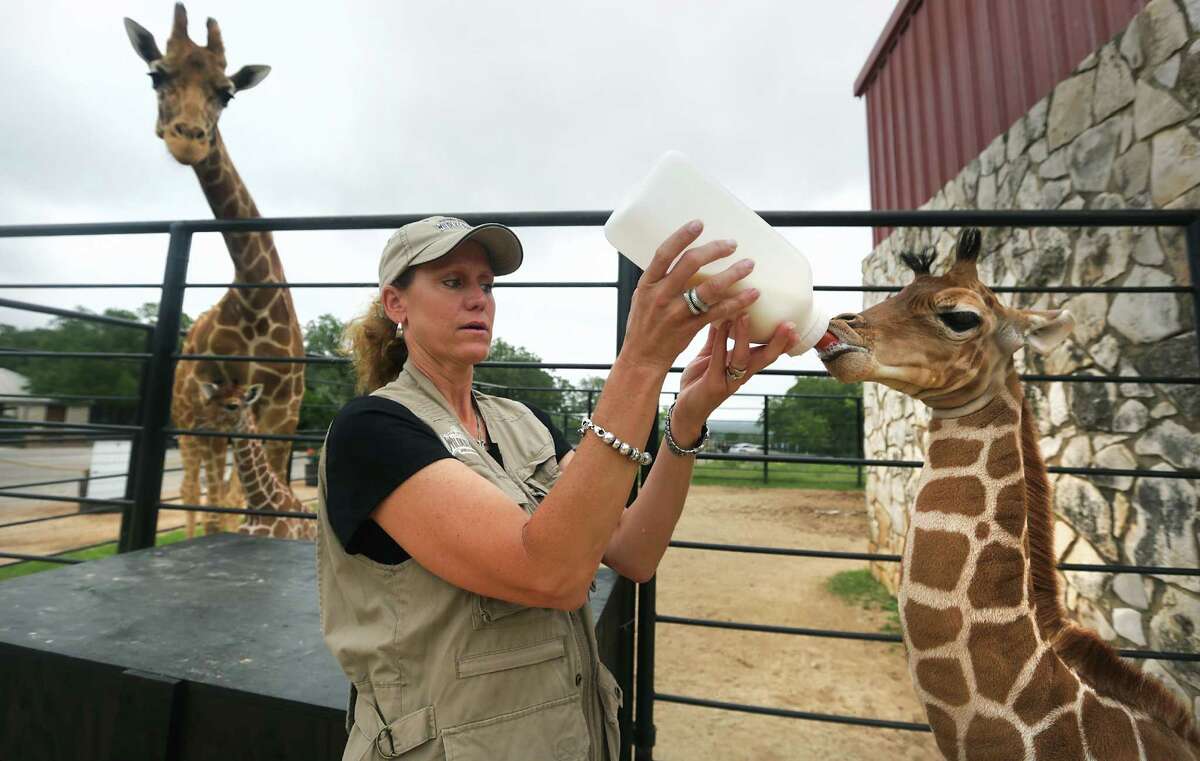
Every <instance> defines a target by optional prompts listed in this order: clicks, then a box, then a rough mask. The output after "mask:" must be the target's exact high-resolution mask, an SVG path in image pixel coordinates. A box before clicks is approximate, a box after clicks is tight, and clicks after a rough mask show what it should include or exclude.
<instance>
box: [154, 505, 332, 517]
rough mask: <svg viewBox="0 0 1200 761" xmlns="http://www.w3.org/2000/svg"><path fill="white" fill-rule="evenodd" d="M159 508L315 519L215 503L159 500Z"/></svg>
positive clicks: (313, 515)
mask: <svg viewBox="0 0 1200 761" xmlns="http://www.w3.org/2000/svg"><path fill="white" fill-rule="evenodd" d="M158 509H159V510H181V511H183V512H187V513H223V514H226V515H254V516H258V517H262V518H300V519H302V520H309V521H311V520H316V519H317V514H316V513H298V512H294V511H286V510H254V509H252V508H247V507H217V506H215V505H213V506H209V505H189V504H186V503H182V502H181V503H179V504H167V503H166V502H160V503H159V504H158Z"/></svg>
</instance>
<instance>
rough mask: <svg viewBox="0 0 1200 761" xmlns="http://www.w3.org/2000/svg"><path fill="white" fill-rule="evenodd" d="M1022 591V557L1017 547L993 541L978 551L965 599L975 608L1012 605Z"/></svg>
mask: <svg viewBox="0 0 1200 761" xmlns="http://www.w3.org/2000/svg"><path fill="white" fill-rule="evenodd" d="M1024 592H1025V557H1024V556H1023V555H1022V554H1021V553H1020V552H1019V551H1017V550H1015V549H1012V548H1010V547H1005V546H1004V545H1002V544H997V543H996V542H992V543H991V544H989V545H987V546H986V547H984V548H983V550H982V551H981V552H980V553H979V559H978V560H977V561H976V562H975V575H974V576H973V577H972V579H971V586H970V587H968V588H967V598H968V599H969V600H970V601H971V605H973V606H974V607H976V608H1011V607H1014V606H1016V605H1020V604H1021V600H1022V599H1024Z"/></svg>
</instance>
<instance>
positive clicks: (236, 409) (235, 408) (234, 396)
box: [200, 382, 263, 431]
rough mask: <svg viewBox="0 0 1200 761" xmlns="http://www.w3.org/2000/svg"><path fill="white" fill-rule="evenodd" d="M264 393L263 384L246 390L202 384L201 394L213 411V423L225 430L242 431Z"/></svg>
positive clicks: (214, 384)
mask: <svg viewBox="0 0 1200 761" xmlns="http://www.w3.org/2000/svg"><path fill="white" fill-rule="evenodd" d="M262 391H263V384H261V383H255V384H253V385H250V386H246V387H245V388H243V387H241V386H220V385H218V384H216V383H209V382H201V383H200V392H201V394H202V395H203V397H204V399H205V401H206V403H207V404H208V405H209V407H210V408H211V409H212V420H213V423H215V424H216V425H217V426H218V427H220V428H221V429H223V430H231V431H238V430H241V428H242V426H243V424H244V423H245V421H246V420H247V419H248V418H249V416H250V415H251V414H252V413H251V410H253V408H254V403H255V402H257V401H258V399H259V397H260V396H262Z"/></svg>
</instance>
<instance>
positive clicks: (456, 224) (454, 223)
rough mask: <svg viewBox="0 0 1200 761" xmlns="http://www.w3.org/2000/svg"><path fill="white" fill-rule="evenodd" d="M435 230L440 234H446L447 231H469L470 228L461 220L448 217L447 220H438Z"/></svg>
mask: <svg viewBox="0 0 1200 761" xmlns="http://www.w3.org/2000/svg"><path fill="white" fill-rule="evenodd" d="M437 229H439V230H441V231H442V232H446V231H447V230H470V229H471V226H470V225H468V224H467V223H466V222H464V221H462V220H461V219H454V218H453V217H449V218H447V219H439V220H438V221H437Z"/></svg>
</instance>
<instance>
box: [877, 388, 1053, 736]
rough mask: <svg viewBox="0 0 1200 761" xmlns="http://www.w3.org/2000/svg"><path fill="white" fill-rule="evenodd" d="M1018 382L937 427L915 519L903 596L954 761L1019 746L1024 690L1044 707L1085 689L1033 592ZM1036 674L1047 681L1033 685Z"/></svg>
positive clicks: (928, 697) (914, 661)
mask: <svg viewBox="0 0 1200 761" xmlns="http://www.w3.org/2000/svg"><path fill="white" fill-rule="evenodd" d="M1012 381H1013V382H1011V383H1008V384H1005V386H1004V390H1003V391H1001V392H1000V393H998V394H996V396H995V397H994V398H993V399H992V400H991V401H990V402H988V403H987V404H986V405H985V406H984V407H982V408H981V409H979V410H978V411H976V412H973V413H971V414H969V415H965V416H962V417H958V418H952V419H945V418H942V419H934V420H933V421H932V423H931V427H930V434H929V439H928V448H927V452H928V455H927V459H926V464H925V468H924V470H923V471H922V472H921V477H920V483H919V489H918V496H917V501H916V504H915V505H914V506H913V509H912V510H911V512H910V520H909V528H908V537H907V542H906V546H905V551H904V567H903V569H902V580H901V587H900V591H899V604H900V613H901V621H902V625H903V631H904V641H905V645H906V649H907V651H908V657H909V669H910V671H911V672H912V677H913V683H914V685H915V686H916V689H917V693H918V696H919V697H920V698H921V700H922V702H923V703H924V704H925V707H926V712H927V714H928V716H929V720H930V724H931V726H932V727H933V729H934V734H935V737H936V738H937V742H938V745H939V747H940V748H941V749H942V751H943V753H944V754H946V756H947V757H948V758H958V751H957V749H959V748H962V747H965V746H978V745H980V744H990V743H1000V744H1001V745H1008V744H1010V743H1011V742H1012V741H1014V738H1015V742H1017V745H1016V746H1015V747H1016V748H1018V749H1019V748H1021V746H1022V742H1021V740H1020V735H1021V732H1019V731H1018V730H1017V729H1016V727H1017V726H1018V725H1019V720H1018V714H1019V709H1014V705H1016V704H1019V703H1020V702H1021V700H1022V696H1023V695H1025V696H1026V698H1025V699H1026V702H1028V701H1029V700H1033V701H1034V702H1036V703H1037V704H1038V705H1039V707H1040V706H1041V705H1042V704H1043V703H1045V702H1046V701H1045V694H1044V693H1045V690H1046V689H1047V688H1052V687H1053V686H1054V685H1055V684H1058V683H1059V682H1060V681H1063V682H1064V684H1065V683H1073V684H1077V681H1073V680H1075V678H1074V676H1073V675H1071V674H1070V673H1069V672H1068V671H1067V670H1066V669H1064V668H1062V664H1061V662H1060V661H1059V659H1058V658H1057V656H1055V655H1054V653H1053V652H1052V651H1051V650H1050V649H1049V647H1048V645H1047V643H1046V641H1045V639H1044V638H1043V637H1042V635H1041V632H1040V630H1039V627H1038V625H1037V620H1036V616H1035V611H1034V604H1033V600H1032V599H1031V595H1030V567H1029V552H1028V541H1029V537H1028V534H1027V531H1026V502H1025V499H1026V483H1025V473H1024V468H1023V464H1022V447H1021V443H1020V442H1021V419H1022V414H1021V411H1022V403H1023V400H1022V398H1021V393H1020V388H1019V386H1018V385H1017V384H1016V382H1015V381H1016V378H1015V376H1014V377H1013V378H1012ZM1043 661H1045V663H1043ZM1043 666H1044V668H1043ZM1035 670H1036V672H1037V674H1038V680H1039V684H1037V685H1036V686H1034V687H1033V688H1030V684H1031V682H1033V680H1034V674H1035ZM1043 671H1046V673H1043ZM1029 689H1033V690H1034V691H1035V692H1036V695H1034V696H1033V697H1029V693H1028V690H1029ZM1014 710H1018V714H1013V713H1012V712H1013V711H1014ZM1002 717H1004V718H1002ZM1009 717H1011V719H1012V721H1008V720H1006V719H1007V718H1009ZM1023 756H1024V753H1023V751H1022V752H1021V753H1020V755H1016V756H1014V758H1021V757H1023Z"/></svg>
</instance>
